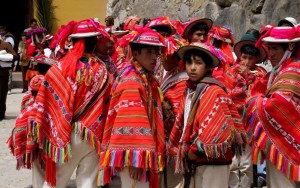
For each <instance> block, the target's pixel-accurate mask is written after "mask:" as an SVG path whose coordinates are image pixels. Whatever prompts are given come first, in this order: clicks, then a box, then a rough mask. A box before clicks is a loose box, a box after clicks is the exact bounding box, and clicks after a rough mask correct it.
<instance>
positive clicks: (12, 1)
mask: <svg viewBox="0 0 300 188" xmlns="http://www.w3.org/2000/svg"><path fill="white" fill-rule="evenodd" d="M1 9H2V10H1V11H0V25H5V26H6V27H7V29H8V31H9V32H11V33H12V34H13V35H14V36H15V38H16V39H17V41H19V40H20V38H21V34H22V32H23V31H24V29H25V28H27V27H29V25H30V20H31V19H32V18H33V15H34V12H33V0H6V1H3V2H1ZM17 45H18V44H17Z"/></svg>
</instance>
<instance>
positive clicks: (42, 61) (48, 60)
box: [33, 57, 57, 66]
mask: <svg viewBox="0 0 300 188" xmlns="http://www.w3.org/2000/svg"><path fill="white" fill-rule="evenodd" d="M56 63H57V61H56V60H54V59H51V58H46V57H44V58H38V59H36V60H35V61H33V64H34V65H37V64H44V65H49V66H52V65H54V64H56Z"/></svg>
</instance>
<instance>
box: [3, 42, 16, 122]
mask: <svg viewBox="0 0 300 188" xmlns="http://www.w3.org/2000/svg"><path fill="white" fill-rule="evenodd" d="M0 51H1V52H3V54H0V121H1V120H3V119H4V118H5V111H6V97H7V92H8V79H9V67H11V64H12V61H14V60H16V59H17V54H16V52H15V51H14V49H13V48H12V47H11V45H10V44H9V43H7V42H5V41H2V40H0Z"/></svg>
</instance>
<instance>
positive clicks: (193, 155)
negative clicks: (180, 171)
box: [188, 150, 198, 161]
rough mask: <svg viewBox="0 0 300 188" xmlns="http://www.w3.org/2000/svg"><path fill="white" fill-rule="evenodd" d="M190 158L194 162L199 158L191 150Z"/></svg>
mask: <svg viewBox="0 0 300 188" xmlns="http://www.w3.org/2000/svg"><path fill="white" fill-rule="evenodd" d="M188 158H189V160H191V161H194V160H196V159H197V158H198V156H197V155H196V154H194V153H193V152H192V151H191V150H189V152H188Z"/></svg>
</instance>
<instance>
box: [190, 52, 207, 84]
mask: <svg viewBox="0 0 300 188" xmlns="http://www.w3.org/2000/svg"><path fill="white" fill-rule="evenodd" d="M185 69H186V72H187V74H188V76H189V78H190V80H192V81H193V82H197V81H199V80H201V79H202V78H203V77H204V76H205V74H206V72H207V71H208V70H209V68H206V65H205V63H204V61H203V59H202V58H201V57H200V56H192V57H191V61H186V62H185Z"/></svg>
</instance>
